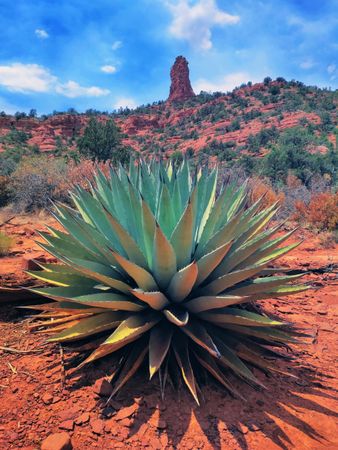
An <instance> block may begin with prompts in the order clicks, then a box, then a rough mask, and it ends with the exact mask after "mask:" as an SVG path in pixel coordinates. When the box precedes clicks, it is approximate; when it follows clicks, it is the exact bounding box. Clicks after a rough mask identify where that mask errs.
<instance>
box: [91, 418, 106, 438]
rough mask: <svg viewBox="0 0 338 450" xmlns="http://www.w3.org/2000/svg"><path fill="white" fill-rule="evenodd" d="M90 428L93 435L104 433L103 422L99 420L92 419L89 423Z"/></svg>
mask: <svg viewBox="0 0 338 450" xmlns="http://www.w3.org/2000/svg"><path fill="white" fill-rule="evenodd" d="M90 426H91V427H92V431H93V433H95V434H103V432H104V422H103V420H101V419H93V420H91V421H90Z"/></svg>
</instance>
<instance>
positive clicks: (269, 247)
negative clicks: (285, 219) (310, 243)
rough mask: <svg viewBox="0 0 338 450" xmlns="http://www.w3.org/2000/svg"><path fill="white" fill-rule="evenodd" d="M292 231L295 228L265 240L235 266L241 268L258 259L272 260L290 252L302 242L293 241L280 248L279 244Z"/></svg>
mask: <svg viewBox="0 0 338 450" xmlns="http://www.w3.org/2000/svg"><path fill="white" fill-rule="evenodd" d="M294 232H295V230H292V231H290V232H289V233H286V234H284V235H283V236H281V237H278V238H276V239H273V240H271V241H267V242H266V243H265V244H263V245H262V246H261V247H260V248H259V249H258V250H256V251H255V252H254V253H253V254H252V255H250V256H249V257H248V258H246V259H244V260H243V261H242V262H241V263H240V264H239V265H237V266H236V268H242V267H243V266H247V265H251V264H254V263H255V262H258V261H273V260H274V259H277V258H279V257H280V256H282V255H285V254H286V253H288V252H290V251H291V250H293V249H294V248H296V247H298V246H299V245H300V244H301V243H302V242H295V243H294V244H290V245H288V246H286V247H280V248H279V245H280V244H281V243H282V242H284V241H285V240H287V239H288V238H289V237H290V236H291V235H292V234H293V233H294Z"/></svg>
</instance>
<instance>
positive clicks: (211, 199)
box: [197, 168, 218, 242]
mask: <svg viewBox="0 0 338 450" xmlns="http://www.w3.org/2000/svg"><path fill="white" fill-rule="evenodd" d="M217 176H218V169H217V168H216V169H214V170H213V172H212V173H211V174H210V176H209V179H208V183H207V189H205V190H204V198H205V202H204V203H206V205H205V206H203V207H201V208H200V211H201V214H202V213H203V215H202V217H201V218H199V217H198V218H197V221H198V224H199V227H198V234H197V242H199V240H200V238H201V236H202V233H203V230H204V227H205V224H206V223H207V220H208V218H209V216H210V211H211V209H212V207H213V205H214V203H215V197H216V187H217Z"/></svg>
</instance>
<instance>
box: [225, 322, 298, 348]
mask: <svg viewBox="0 0 338 450" xmlns="http://www.w3.org/2000/svg"><path fill="white" fill-rule="evenodd" d="M218 325H219V326H220V327H222V328H225V329H226V330H228V331H232V332H236V333H238V334H239V335H247V336H253V337H255V338H259V339H263V340H265V341H266V345H272V343H275V342H277V343H278V342H281V343H294V344H296V343H297V342H298V341H297V339H295V338H294V337H292V336H291V335H290V334H289V333H286V332H284V331H281V330H279V329H276V328H271V327H262V326H257V327H247V326H241V325H233V324H230V323H227V324H220V323H219V324H218Z"/></svg>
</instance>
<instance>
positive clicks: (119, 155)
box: [77, 117, 130, 164]
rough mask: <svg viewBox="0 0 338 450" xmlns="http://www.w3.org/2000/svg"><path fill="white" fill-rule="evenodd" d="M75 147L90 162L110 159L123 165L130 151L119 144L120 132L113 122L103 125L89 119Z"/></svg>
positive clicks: (127, 159)
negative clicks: (90, 160)
mask: <svg viewBox="0 0 338 450" xmlns="http://www.w3.org/2000/svg"><path fill="white" fill-rule="evenodd" d="M77 146H78V149H79V152H80V154H81V155H83V156H84V157H86V158H90V159H92V160H97V161H107V160H108V159H110V160H111V161H112V162H113V163H118V162H121V163H122V164H123V163H126V162H127V161H129V157H130V151H129V150H128V149H127V148H126V147H124V146H123V145H122V144H121V136H120V132H119V130H118V128H117V126H116V125H115V123H114V121H113V120H108V121H107V122H106V123H103V122H99V121H98V120H97V119H96V118H95V117H91V118H90V119H89V122H88V125H87V126H86V128H85V130H84V133H83V136H81V137H80V138H79V139H78V141H77Z"/></svg>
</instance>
